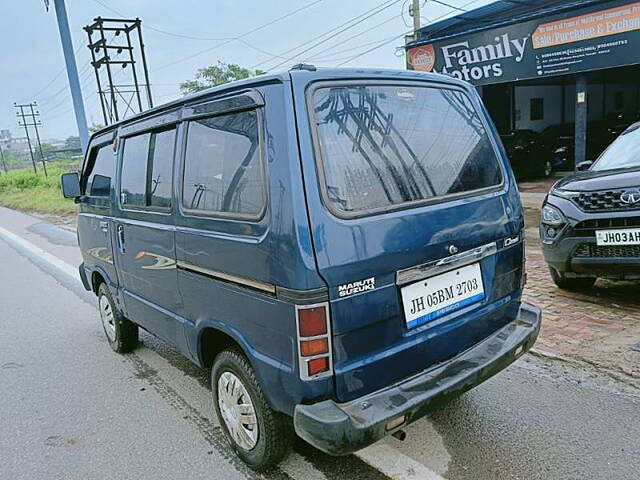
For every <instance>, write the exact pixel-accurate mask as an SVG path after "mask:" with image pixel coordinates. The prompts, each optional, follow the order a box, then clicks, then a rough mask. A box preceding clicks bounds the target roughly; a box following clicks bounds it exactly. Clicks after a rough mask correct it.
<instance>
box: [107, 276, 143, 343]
mask: <svg viewBox="0 0 640 480" xmlns="http://www.w3.org/2000/svg"><path fill="white" fill-rule="evenodd" d="M98 310H99V311H100V320H102V328H103V329H104V333H105V335H106V336H107V341H108V342H109V346H110V347H111V349H112V350H113V351H114V352H117V353H128V352H130V351H131V350H133V349H134V348H136V345H138V326H137V325H136V324H135V323H133V322H131V321H129V320H127V319H126V318H124V317H123V316H122V314H121V313H120V312H119V311H118V309H117V308H116V305H115V303H114V301H113V297H112V296H111V291H110V290H109V287H107V284H106V283H101V284H100V287H99V288H98Z"/></svg>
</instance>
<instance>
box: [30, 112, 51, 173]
mask: <svg viewBox="0 0 640 480" xmlns="http://www.w3.org/2000/svg"><path fill="white" fill-rule="evenodd" d="M36 105H37V103H36V102H33V103H30V104H29V108H30V109H31V119H32V121H33V128H34V129H35V131H36V141H37V142H38V151H39V152H40V161H41V162H42V169H43V170H44V176H45V177H48V176H49V175H47V165H46V164H45V163H44V154H43V153H42V143H40V132H38V127H39V126H41V125H42V122H41V121H40V120H38V121H36V117H39V116H40V112H38V111H37V110H36V111H35V112H34V111H33V107H34V106H36Z"/></svg>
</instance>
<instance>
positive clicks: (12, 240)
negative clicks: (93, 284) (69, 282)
mask: <svg viewBox="0 0 640 480" xmlns="http://www.w3.org/2000/svg"><path fill="white" fill-rule="evenodd" d="M0 237H2V238H4V240H6V241H7V243H9V244H13V245H14V246H18V247H19V248H22V249H24V250H27V251H28V252H29V253H32V254H34V255H37V256H39V257H40V258H42V259H43V260H45V261H46V262H48V263H50V264H51V265H53V266H54V267H56V268H57V269H58V270H60V271H62V272H64V273H65V274H67V275H69V276H70V277H72V278H73V279H74V280H76V281H78V282H80V274H79V273H78V269H77V268H74V267H72V266H71V265H69V264H68V263H67V262H65V261H63V260H60V259H59V258H58V257H56V256H55V255H52V254H50V253H49V252H47V251H46V250H43V249H42V248H40V247H38V246H36V245H34V244H33V243H31V242H29V241H28V240H25V239H24V238H22V237H20V236H19V235H16V234H15V233H13V232H10V231H9V230H6V229H4V228H2V227H0Z"/></svg>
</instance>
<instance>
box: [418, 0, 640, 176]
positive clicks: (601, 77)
mask: <svg viewBox="0 0 640 480" xmlns="http://www.w3.org/2000/svg"><path fill="white" fill-rule="evenodd" d="M407 64H408V65H409V68H412V69H415V70H422V71H429V72H439V73H445V74H450V75H454V76H456V77H458V78H461V79H463V80H466V81H468V82H470V83H472V84H473V85H476V86H477V87H478V89H479V90H480V92H481V95H482V97H483V99H484V101H485V104H486V105H487V108H488V110H489V112H490V113H491V115H492V117H493V119H494V122H495V124H496V126H497V128H498V130H499V131H500V133H501V134H510V133H513V132H518V131H523V130H524V131H533V132H536V133H539V134H543V135H545V136H546V137H554V136H555V137H564V138H565V140H566V138H567V137H571V140H572V141H573V142H574V147H575V154H574V153H573V152H572V155H574V157H575V162H576V163H578V162H580V161H582V160H584V159H591V160H593V159H595V157H597V155H598V154H599V153H600V152H601V151H602V150H603V149H604V148H605V147H606V145H608V144H609V143H610V142H611V141H612V140H613V139H614V138H615V136H616V135H617V134H619V133H620V130H621V129H622V128H624V127H625V126H627V125H629V124H631V123H633V122H635V121H637V120H640V66H639V64H640V2H637V1H629V0H610V1H606V0H605V1H602V0H599V1H593V0H583V1H571V0H532V1H527V2H516V1H513V0H510V1H498V2H494V3H492V4H490V5H487V6H485V7H482V8H479V9H476V10H473V11H470V12H466V13H463V14H462V15H458V16H456V17H452V18H449V19H446V20H443V21H441V22H437V23H433V24H430V25H428V26H426V27H424V28H423V29H421V30H420V31H419V32H418V33H417V38H416V40H415V41H413V42H411V43H409V44H407ZM552 140H553V139H551V140H548V141H552Z"/></svg>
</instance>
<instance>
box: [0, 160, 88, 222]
mask: <svg viewBox="0 0 640 480" xmlns="http://www.w3.org/2000/svg"><path fill="white" fill-rule="evenodd" d="M47 172H48V174H49V176H48V177H45V176H44V173H43V172H42V171H41V170H39V171H38V174H35V173H33V170H32V169H31V168H22V169H19V170H12V171H10V172H8V173H2V175H1V176H0V204H2V205H4V206H5V207H9V208H15V209H18V210H26V211H35V212H42V213H56V214H73V213H76V212H77V207H76V204H75V203H74V202H73V200H70V199H66V198H63V196H62V192H61V191H60V175H62V174H63V173H67V172H69V168H65V167H62V166H60V165H56V162H51V163H49V164H47Z"/></svg>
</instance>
